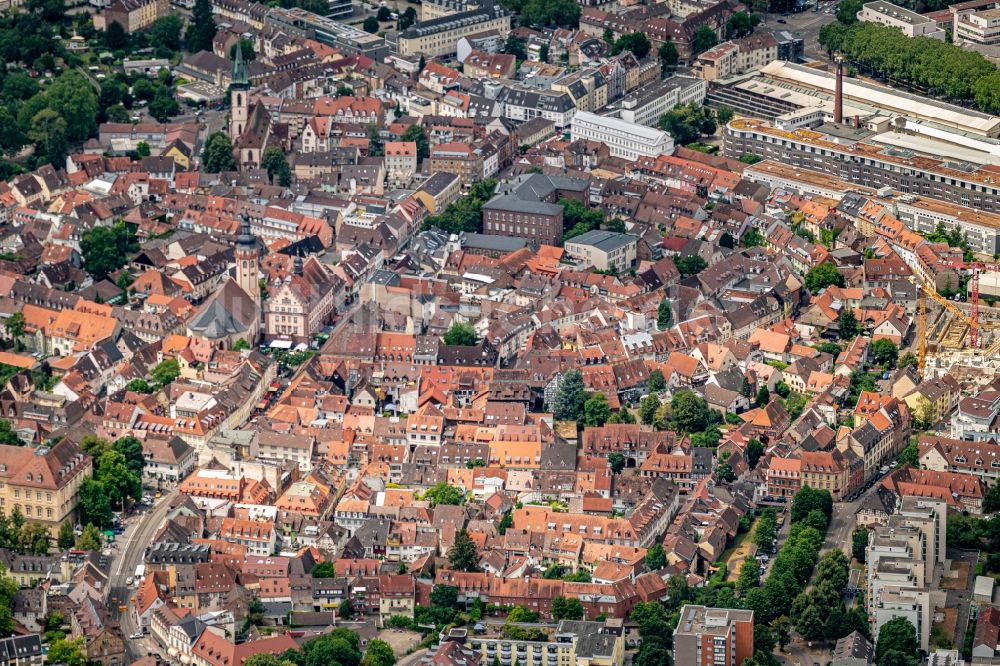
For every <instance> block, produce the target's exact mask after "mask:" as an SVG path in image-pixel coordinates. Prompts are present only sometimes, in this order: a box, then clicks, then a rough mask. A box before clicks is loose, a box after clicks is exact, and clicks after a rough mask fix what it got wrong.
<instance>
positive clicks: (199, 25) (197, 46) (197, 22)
mask: <svg viewBox="0 0 1000 666" xmlns="http://www.w3.org/2000/svg"><path fill="white" fill-rule="evenodd" d="M215 32H216V26H215V17H214V15H213V13H212V3H211V2H210V1H209V0H195V3H194V8H193V9H192V11H191V22H190V23H189V24H188V27H187V32H185V33H184V45H185V46H186V47H187V50H188V51H190V52H191V53H197V52H199V51H211V50H212V42H213V40H214V39H215Z"/></svg>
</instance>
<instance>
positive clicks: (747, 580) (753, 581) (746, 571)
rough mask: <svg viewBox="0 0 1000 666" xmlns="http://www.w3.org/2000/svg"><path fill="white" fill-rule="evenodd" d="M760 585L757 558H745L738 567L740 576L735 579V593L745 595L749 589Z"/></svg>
mask: <svg viewBox="0 0 1000 666" xmlns="http://www.w3.org/2000/svg"><path fill="white" fill-rule="evenodd" d="M758 585H760V564H758V563H757V558H755V557H746V558H744V559H743V564H741V565H740V575H739V578H737V579H736V591H737V592H740V593H741V594H746V593H747V592H749V591H750V590H751V589H753V588H755V587H757V586H758Z"/></svg>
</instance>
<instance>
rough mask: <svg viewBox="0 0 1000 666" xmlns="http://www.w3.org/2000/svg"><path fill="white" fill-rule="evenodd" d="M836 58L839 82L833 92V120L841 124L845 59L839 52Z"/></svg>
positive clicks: (842, 119)
mask: <svg viewBox="0 0 1000 666" xmlns="http://www.w3.org/2000/svg"><path fill="white" fill-rule="evenodd" d="M836 58H837V84H836V88H835V90H834V94H833V122H835V123H837V124H840V123H842V122H843V121H844V59H843V58H842V57H841V56H840V54H839V53H838V54H837V56H836Z"/></svg>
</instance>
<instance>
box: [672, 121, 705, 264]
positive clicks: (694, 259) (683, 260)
mask: <svg viewBox="0 0 1000 666" xmlns="http://www.w3.org/2000/svg"><path fill="white" fill-rule="evenodd" d="M681 143H688V142H684V141H682V142H681ZM674 265H675V266H676V267H677V270H678V271H679V272H680V274H681V275H682V276H683V277H688V276H689V275H697V274H698V273H700V272H702V271H703V270H705V268H706V267H707V266H708V262H707V261H705V260H704V259H702V258H701V257H699V256H698V255H697V254H693V255H691V256H689V257H677V258H675V259H674Z"/></svg>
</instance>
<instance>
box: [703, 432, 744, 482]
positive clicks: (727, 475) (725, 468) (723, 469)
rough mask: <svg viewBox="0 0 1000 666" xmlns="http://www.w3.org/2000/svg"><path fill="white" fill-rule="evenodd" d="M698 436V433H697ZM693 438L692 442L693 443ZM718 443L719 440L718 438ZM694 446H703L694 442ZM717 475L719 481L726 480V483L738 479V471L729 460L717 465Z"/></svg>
mask: <svg viewBox="0 0 1000 666" xmlns="http://www.w3.org/2000/svg"><path fill="white" fill-rule="evenodd" d="M695 437H697V435H695ZM693 439H694V438H692V443H693ZM716 443H718V440H716ZM694 446H701V445H700V444H694ZM715 476H716V477H718V479H719V481H725V482H726V483H732V482H733V481H735V480H736V472H735V471H734V470H733V466H732V465H730V464H729V463H727V462H724V463H719V464H718V465H716V466H715Z"/></svg>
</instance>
